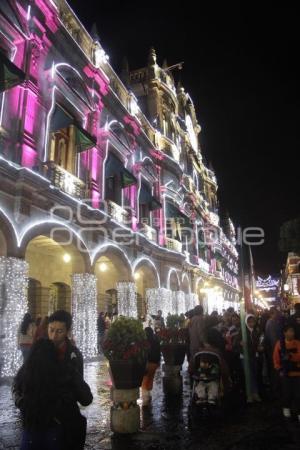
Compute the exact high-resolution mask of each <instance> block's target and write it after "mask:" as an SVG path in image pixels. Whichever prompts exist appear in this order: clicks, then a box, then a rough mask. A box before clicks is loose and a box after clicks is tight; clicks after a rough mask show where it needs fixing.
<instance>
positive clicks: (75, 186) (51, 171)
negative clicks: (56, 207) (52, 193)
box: [43, 161, 86, 199]
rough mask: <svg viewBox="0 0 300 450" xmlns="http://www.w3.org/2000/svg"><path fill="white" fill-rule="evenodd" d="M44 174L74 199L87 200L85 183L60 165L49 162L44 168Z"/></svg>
mask: <svg viewBox="0 0 300 450" xmlns="http://www.w3.org/2000/svg"><path fill="white" fill-rule="evenodd" d="M43 172H44V173H45V175H46V177H47V178H48V179H49V180H50V181H51V183H52V184H53V186H55V187H57V188H59V189H61V190H62V191H63V192H66V193H67V194H69V195H71V196H72V197H76V198H79V199H84V198H86V185H85V183H84V182H83V181H82V180H80V179H79V178H77V177H75V175H72V174H71V173H70V172H68V171H67V170H65V169H63V168H62V167H60V166H59V165H58V164H55V163H54V162H53V161H48V162H47V163H45V164H44V166H43Z"/></svg>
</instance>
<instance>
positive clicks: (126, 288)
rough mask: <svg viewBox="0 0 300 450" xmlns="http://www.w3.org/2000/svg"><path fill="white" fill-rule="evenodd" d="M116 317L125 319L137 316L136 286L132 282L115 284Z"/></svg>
mask: <svg viewBox="0 0 300 450" xmlns="http://www.w3.org/2000/svg"><path fill="white" fill-rule="evenodd" d="M117 300H118V315H119V316H126V317H135V318H137V316H138V310H137V295H136V286H135V283H133V282H132V281H120V282H119V283H117Z"/></svg>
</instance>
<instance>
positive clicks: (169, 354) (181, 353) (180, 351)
mask: <svg viewBox="0 0 300 450" xmlns="http://www.w3.org/2000/svg"><path fill="white" fill-rule="evenodd" d="M161 352H162V354H163V357H164V361H165V364H167V365H170V366H181V365H182V364H183V361H184V358H185V352H186V344H163V345H162V346H161Z"/></svg>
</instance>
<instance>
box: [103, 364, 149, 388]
mask: <svg viewBox="0 0 300 450" xmlns="http://www.w3.org/2000/svg"><path fill="white" fill-rule="evenodd" d="M109 369H110V370H109V372H110V376H111V380H112V383H113V386H114V387H115V388H116V389H134V388H138V387H140V386H141V384H142V381H143V377H144V374H145V371H146V361H145V362H144V363H143V364H140V363H137V362H132V361H123V360H119V361H109Z"/></svg>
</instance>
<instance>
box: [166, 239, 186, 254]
mask: <svg viewBox="0 0 300 450" xmlns="http://www.w3.org/2000/svg"><path fill="white" fill-rule="evenodd" d="M166 247H167V249H169V250H173V251H175V252H178V253H182V243H181V242H179V241H177V239H171V238H166Z"/></svg>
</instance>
